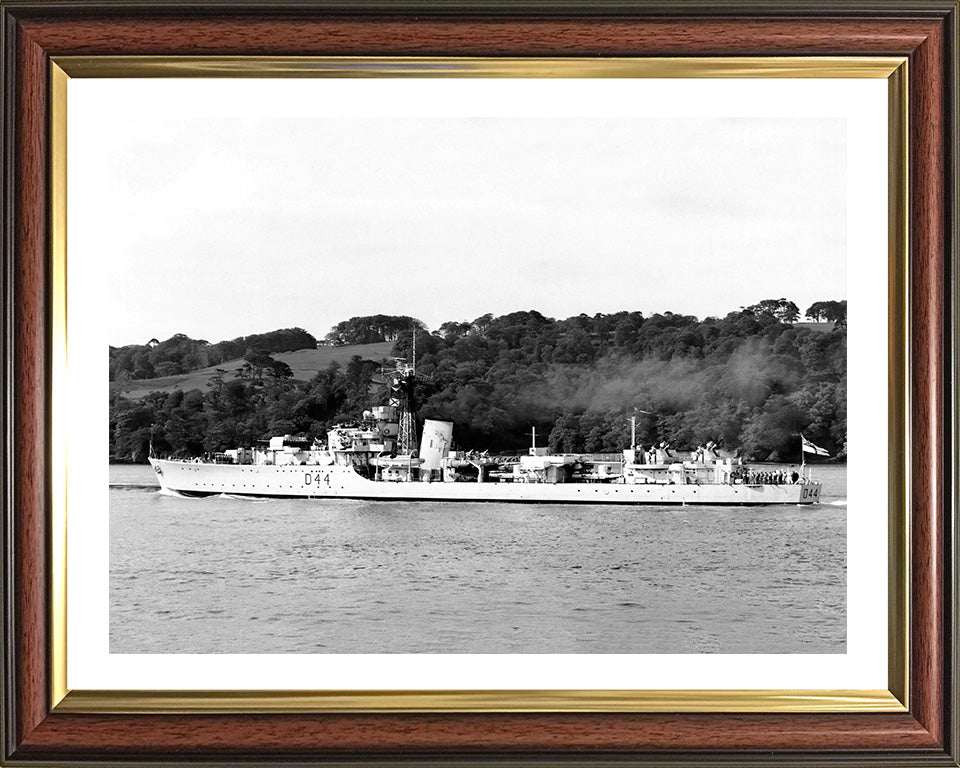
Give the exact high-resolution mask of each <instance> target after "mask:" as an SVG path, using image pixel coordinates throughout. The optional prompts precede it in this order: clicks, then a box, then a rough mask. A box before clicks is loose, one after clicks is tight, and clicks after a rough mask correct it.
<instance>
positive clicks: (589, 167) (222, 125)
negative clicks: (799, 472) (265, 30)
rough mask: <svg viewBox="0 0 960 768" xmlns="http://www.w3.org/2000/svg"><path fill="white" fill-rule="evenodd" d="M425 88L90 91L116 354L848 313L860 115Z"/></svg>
mask: <svg viewBox="0 0 960 768" xmlns="http://www.w3.org/2000/svg"><path fill="white" fill-rule="evenodd" d="M409 82H410V81H399V80H392V81H380V82H379V84H378V87H380V88H381V89H382V88H387V89H389V88H391V87H392V88H393V89H394V90H393V91H390V92H389V93H387V92H386V91H382V90H380V91H373V92H371V94H370V95H371V97H373V96H376V95H378V94H381V95H382V94H383V93H387V96H388V97H385V98H382V99H380V100H374V101H373V102H369V101H367V100H366V99H365V97H364V96H363V95H361V96H359V97H358V96H357V91H356V90H354V91H353V92H352V93H351V92H350V91H349V90H347V88H346V86H351V87H353V88H354V89H357V88H369V87H370V85H369V81H356V80H354V81H329V80H328V81H323V80H319V81H318V80H294V81H284V83H283V85H284V88H283V89H281V90H280V92H278V91H277V83H276V82H273V83H271V81H263V80H260V81H256V80H254V81H231V82H230V83H229V84H227V83H225V82H224V81H219V82H217V81H170V80H146V81H131V80H112V81H95V80H85V81H83V80H81V81H77V80H73V81H71V83H70V93H69V98H70V106H69V109H70V113H69V120H70V122H69V137H70V148H69V151H70V158H71V160H70V162H71V166H70V178H69V183H70V188H69V189H70V192H69V194H70V198H69V210H70V216H71V219H70V236H71V240H70V255H71V258H73V257H74V256H76V257H77V258H86V257H88V256H86V254H88V253H95V254H96V256H95V258H97V259H100V260H102V261H101V264H105V265H106V266H107V272H108V274H109V281H110V292H109V296H110V316H111V324H110V332H109V335H110V338H109V341H110V343H111V344H114V345H119V344H128V343H144V342H146V341H147V340H148V339H150V338H151V337H157V338H160V339H163V338H167V337H168V336H170V335H172V334H173V333H176V332H183V333H186V334H188V335H190V336H192V337H199V338H206V339H208V340H210V341H218V340H220V339H224V338H233V337H236V336H239V335H245V334H249V333H256V332H263V331H268V330H272V329H274V328H279V327H289V326H301V327H303V328H306V329H307V330H308V331H310V332H311V333H313V334H315V335H316V336H318V337H321V336H322V335H323V334H325V333H326V332H327V331H328V330H329V328H330V326H332V325H333V324H334V323H336V322H337V321H339V320H342V319H345V318H348V317H350V316H353V315H363V314H374V313H385V314H410V315H414V316H416V317H419V318H420V319H421V320H423V321H424V322H426V323H427V325H428V326H429V327H431V328H436V327H437V326H438V325H439V324H440V323H441V322H443V321H445V320H470V319H473V318H475V317H477V316H479V315H482V314H484V313H486V312H493V313H494V314H502V313H504V312H510V311H515V310H519V309H537V310H539V311H541V312H543V313H544V314H546V315H550V316H554V317H567V316H570V315H575V314H579V313H581V312H585V313H588V314H594V313H596V312H616V311H619V310H624V309H625V310H640V311H643V312H645V313H652V312H656V311H664V310H671V311H674V312H683V313H689V314H695V315H698V316H700V317H703V316H706V315H710V314H719V315H722V314H725V313H726V312H728V311H730V310H732V309H736V308H737V307H739V306H741V305H744V304H748V303H753V302H755V301H757V300H760V299H764V298H777V297H780V296H785V297H787V298H790V299H792V300H794V301H795V302H796V303H797V304H798V305H799V306H800V309H801V311H802V310H803V309H805V308H806V307H807V306H809V304H810V303H812V302H813V301H816V300H819V299H842V298H845V296H846V280H845V274H846V257H845V251H846V213H847V211H846V195H847V180H846V121H845V120H844V119H843V118H835V117H813V118H812V117H772V118H759V117H745V118H726V117H720V118H717V117H699V116H697V117H689V116H682V117H676V116H671V117H655V116H654V117H651V116H647V115H643V114H635V113H631V110H629V109H625V108H624V106H623V105H624V104H625V103H629V100H632V99H637V98H642V97H643V95H644V94H643V92H642V87H643V85H644V81H637V80H626V81H604V83H605V84H606V89H607V90H609V91H610V94H609V95H608V96H604V95H603V94H601V95H599V96H598V95H596V94H597V85H596V83H597V81H567V82H569V83H572V86H571V87H572V88H573V90H572V91H571V92H570V93H572V94H573V96H574V97H575V96H576V94H577V93H585V91H578V90H577V89H578V88H581V89H582V87H583V86H585V85H586V86H591V88H592V90H591V91H590V94H591V96H590V98H591V99H593V102H591V104H590V106H589V109H588V108H586V107H584V108H583V109H576V110H571V109H566V108H557V109H551V108H544V109H541V110H539V111H538V110H536V109H533V108H530V109H519V108H516V107H511V106H510V104H511V103H513V102H509V103H508V102H504V101H503V100H502V99H500V97H499V96H496V95H495V96H494V97H493V98H492V99H487V101H485V100H484V97H483V95H482V93H481V94H480V96H479V97H478V98H476V99H473V100H472V101H470V100H466V101H464V102H463V103H465V104H470V106H469V107H465V108H460V109H457V108H455V107H450V106H449V105H450V104H451V103H453V102H456V101H457V100H458V98H459V99H463V96H464V94H463V89H464V85H465V84H466V85H469V84H470V83H469V81H468V82H467V83H464V82H461V83H460V84H459V86H458V91H457V98H454V96H453V95H452V94H453V92H452V91H450V85H451V81H442V80H432V81H430V80H425V81H419V83H418V84H417V87H418V89H419V90H418V91H417V92H416V94H414V97H413V98H410V97H409V96H410V94H409V93H408V94H406V95H404V94H403V93H400V94H399V95H396V94H394V95H391V94H393V93H394V91H396V89H397V88H400V89H401V91H402V89H403V88H405V87H406V85H407V84H409ZM472 82H480V81H472ZM510 82H511V83H517V82H518V81H510ZM519 82H520V85H521V86H523V85H525V84H529V83H531V81H525V82H524V81H519ZM500 83H501V85H502V84H503V81H500ZM617 83H621V84H623V87H622V88H619V89H618V88H617V87H611V86H616V84H617ZM391 84H392V85H391ZM454 85H456V83H454ZM493 85H496V82H494V83H493ZM225 86H226V87H225ZM638 88H639V89H641V90H640V91H638V90H637V89H638ZM265 89H269V90H265ZM360 93H361V94H362V93H363V92H362V91H361V92H360ZM468 95H469V94H468ZM526 95H527V96H529V92H526ZM524 97H525V92H524V91H523V89H522V88H521V91H520V92H519V93H518V94H517V96H516V97H515V98H517V99H521V100H522V99H523V98H524ZM559 97H562V91H558V98H559ZM358 99H359V101H360V102H362V103H363V106H362V107H359V108H358V107H357V106H356V104H357V101H358ZM417 99H419V102H418V101H417ZM411 101H412V102H413V103H414V106H412V107H411V106H410V104H411ZM401 102H402V106H397V104H400V103H401ZM488 102H489V103H488ZM594 102H596V103H594ZM371 103H373V104H375V105H379V106H377V107H376V108H371V106H370V104H371ZM418 103H419V104H420V105H421V107H420V108H419V109H418V108H417V104H418ZM558 103H560V102H558ZM563 103H567V102H563ZM505 104H506V106H505ZM304 105H307V106H306V107H305V106H304ZM478 105H479V106H478ZM641 111H642V110H641ZM648 111H649V110H648ZM625 112H627V114H625ZM531 113H532V114H533V115H544V116H530V114H531ZM497 115H504V116H497ZM75 244H76V245H77V248H74V245H75Z"/></svg>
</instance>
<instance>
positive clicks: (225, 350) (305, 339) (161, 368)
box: [110, 328, 317, 381]
mask: <svg viewBox="0 0 960 768" xmlns="http://www.w3.org/2000/svg"><path fill="white" fill-rule="evenodd" d="M316 346H317V340H316V339H315V338H314V337H313V336H312V335H311V334H309V333H307V332H306V331H305V330H303V328H281V329H280V330H277V331H271V332H269V333H258V334H254V335H252V336H240V337H238V338H236V339H231V340H229V341H221V342H218V343H216V344H211V343H210V342H208V341H204V340H203V339H191V338H190V337H189V336H186V335H184V334H182V333H178V334H175V335H173V336H171V337H170V338H169V339H167V340H166V341H157V340H156V339H150V341H149V342H147V343H146V344H131V345H129V346H126V347H110V381H115V380H117V379H121V378H130V379H154V378H157V377H159V376H175V375H177V374H179V373H186V372H187V371H194V370H197V369H198V368H206V367H208V366H211V365H219V364H220V363H223V362H226V361H227V360H236V359H237V358H238V357H243V356H244V355H245V354H247V353H248V352H250V351H251V350H256V351H258V352H261V353H264V354H273V353H276V352H291V351H293V350H296V349H306V348H308V347H316Z"/></svg>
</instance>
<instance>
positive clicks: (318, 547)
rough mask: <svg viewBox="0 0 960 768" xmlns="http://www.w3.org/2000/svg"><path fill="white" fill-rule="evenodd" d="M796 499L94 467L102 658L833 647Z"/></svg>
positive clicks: (827, 562)
mask: <svg viewBox="0 0 960 768" xmlns="http://www.w3.org/2000/svg"><path fill="white" fill-rule="evenodd" d="M816 471H817V474H818V476H819V477H820V478H821V479H822V480H823V481H824V495H823V501H824V503H823V504H821V505H819V506H815V507H811V506H807V507H684V508H673V507H622V506H601V505H597V506H578V505H560V504H551V505H514V504H463V503H456V502H452V503H446V504H444V503H433V502H382V501H381V502H370V501H329V500H323V501H321V500H287V499H279V500H275V499H269V500H266V499H246V498H231V497H211V498H207V499H187V498H179V497H175V496H166V495H161V494H159V493H157V492H156V490H155V483H154V479H153V472H152V471H151V469H150V467H140V466H137V467H124V466H114V467H111V471H110V479H111V489H110V650H111V652H114V653H324V652H329V653H709V652H716V653H843V652H844V651H845V646H846V506H845V501H844V500H845V498H846V470H845V468H844V467H835V466H826V467H818V468H817V470H816Z"/></svg>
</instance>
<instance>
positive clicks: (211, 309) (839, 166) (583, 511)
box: [71, 89, 882, 654]
mask: <svg viewBox="0 0 960 768" xmlns="http://www.w3.org/2000/svg"><path fill="white" fill-rule="evenodd" d="M159 94H160V95H159V96H154V97H152V98H151V99H147V98H144V99H143V101H142V102H136V103H133V104H131V105H130V106H129V110H130V118H129V121H130V122H129V125H128V126H126V128H124V126H122V125H120V126H115V127H114V128H113V129H112V130H111V131H109V132H107V133H106V134H105V135H104V137H103V139H102V140H103V142H104V152H103V153H102V154H100V155H97V156H95V157H93V156H91V157H90V159H89V160H88V161H87V162H86V164H85V165H83V166H82V168H81V171H82V173H78V174H77V176H78V178H82V179H83V180H84V181H83V183H84V187H83V193H84V202H83V205H84V206H85V207H86V209H90V208H93V207H94V206H97V207H102V208H104V209H109V210H110V211H112V212H113V213H112V215H113V217H114V218H113V224H112V225H111V228H110V230H109V232H103V233H102V238H101V239H100V240H99V241H98V244H97V248H98V255H99V258H100V259H102V260H103V262H104V263H105V264H106V270H107V275H108V283H109V286H108V302H107V305H106V308H105V312H106V313H107V315H108V329H109V330H108V339H106V342H107V344H106V345H105V346H108V347H109V359H108V362H109V427H108V429H109V443H108V455H107V456H104V457H103V459H104V460H105V461H107V462H109V651H110V653H111V654H844V653H845V652H846V650H847V643H848V635H847V632H848V611H847V587H848V584H847V559H848V558H847V553H848V541H847V469H846V467H847V459H848V453H847V452H848V439H847V438H848V434H847V365H848V364H847V328H848V323H847V274H848V232H847V221H848V211H847V200H848V164H847V156H848V139H847V136H848V133H847V123H846V120H845V119H844V118H843V117H829V116H815V117H805V118H797V117H763V116H755V117H750V116H742V117H703V116H670V117H655V116H654V117H645V116H641V117H637V116H629V115H627V116H621V115H613V116H604V115H577V114H571V115H560V116H555V115H545V116H540V117H530V116H516V115H512V114H504V115H502V116H490V115H484V116H472V115H455V116H449V115H444V114H440V113H439V112H438V113H437V114H424V115H399V116H382V115H377V114H371V115H364V114H352V115H347V116H337V115H304V116H289V115H276V114H271V113H270V112H269V111H268V110H266V109H264V110H260V111H258V110H257V109H256V108H255V107H249V109H247V111H246V112H245V113H244V116H243V117H242V118H237V117H232V116H229V115H223V114H213V113H211V112H207V111H205V110H204V109H202V108H199V109H191V108H189V104H187V103H186V102H185V101H184V102H183V103H181V102H179V101H178V100H177V97H176V91H175V90H174V89H170V90H169V91H160V92H159ZM164 94H166V96H164ZM170 94H173V95H170ZM94 103H95V100H94ZM107 144H109V146H107ZM72 179H73V177H71V183H73V180H72ZM71 194H72V193H71ZM86 218H87V219H92V217H91V216H90V215H86ZM93 220H95V219H93ZM878 322H880V323H882V321H878ZM103 360H104V363H106V362H107V357H106V354H104V358H103ZM105 428H106V426H105Z"/></svg>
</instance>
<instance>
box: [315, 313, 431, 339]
mask: <svg viewBox="0 0 960 768" xmlns="http://www.w3.org/2000/svg"><path fill="white" fill-rule="evenodd" d="M412 328H420V329H423V328H425V326H424V324H423V323H422V322H420V321H419V320H417V319H416V318H414V317H407V316H406V315H399V316H398V315H365V316H363V317H351V318H350V319H349V320H342V321H341V322H339V323H337V324H336V325H335V326H333V328H331V329H330V333H328V334H327V335H326V336H325V337H324V338H325V340H326V341H327V343H329V344H335V345H337V346H341V345H344V344H375V343H376V342H378V341H396V340H397V339H398V338H400V335H401V334H403V333H409V332H410V330H411V329H412Z"/></svg>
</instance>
